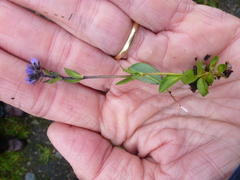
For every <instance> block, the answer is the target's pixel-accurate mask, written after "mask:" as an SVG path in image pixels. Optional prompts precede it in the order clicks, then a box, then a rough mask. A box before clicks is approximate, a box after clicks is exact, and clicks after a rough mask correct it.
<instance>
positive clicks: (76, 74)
mask: <svg viewBox="0 0 240 180" xmlns="http://www.w3.org/2000/svg"><path fill="white" fill-rule="evenodd" d="M64 70H65V72H66V73H67V74H68V75H69V76H70V77H72V78H83V77H84V76H82V75H81V74H79V73H78V72H76V71H74V70H71V69H67V68H64Z"/></svg>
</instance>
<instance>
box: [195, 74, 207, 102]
mask: <svg viewBox="0 0 240 180" xmlns="http://www.w3.org/2000/svg"><path fill="white" fill-rule="evenodd" d="M197 88H198V91H199V93H200V94H201V95H202V96H203V97H204V96H206V95H207V94H208V84H207V83H206V81H205V80H204V79H203V78H199V79H198V81H197Z"/></svg>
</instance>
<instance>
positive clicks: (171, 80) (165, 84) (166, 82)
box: [158, 75, 181, 93]
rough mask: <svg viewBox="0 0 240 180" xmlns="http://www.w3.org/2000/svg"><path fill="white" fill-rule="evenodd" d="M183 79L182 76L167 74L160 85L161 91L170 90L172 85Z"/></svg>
mask: <svg viewBox="0 0 240 180" xmlns="http://www.w3.org/2000/svg"><path fill="white" fill-rule="evenodd" d="M180 79H181V76H171V75H167V76H165V77H164V78H163V80H162V82H161V85H160V86H159V90H158V91H159V92H160V93H162V92H164V91H166V90H168V89H169V88H170V87H171V86H172V85H174V84H175V83H177V82H178V81H179V80H180Z"/></svg>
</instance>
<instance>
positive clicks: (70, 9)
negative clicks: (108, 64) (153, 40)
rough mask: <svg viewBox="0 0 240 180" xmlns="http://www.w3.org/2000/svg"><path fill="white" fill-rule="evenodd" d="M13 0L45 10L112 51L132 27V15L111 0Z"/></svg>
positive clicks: (125, 38) (121, 43)
mask: <svg viewBox="0 0 240 180" xmlns="http://www.w3.org/2000/svg"><path fill="white" fill-rule="evenodd" d="M11 1H12V2H14V3H17V4H19V5H21V6H24V7H27V8H30V9H32V10H35V11H37V12H39V13H41V14H43V15H44V16H46V17H48V18H50V19H51V20H53V21H54V22H56V23H57V24H59V25H60V26H62V27H64V28H65V29H66V30H67V31H69V32H70V33H72V34H73V35H74V36H76V37H78V38H80V39H82V40H84V41H85V42H87V43H89V44H91V45H92V46H94V47H97V48H99V49H101V50H103V51H104V52H106V53H107V54H110V55H116V54H117V53H118V52H119V51H120V49H121V48H122V47H123V44H124V43H125V42H126V40H127V38H128V35H129V33H130V31H131V28H132V22H131V19H130V18H129V17H128V16H127V15H126V14H125V13H123V12H122V11H121V10H120V9H119V8H117V7H116V6H115V5H114V4H112V3H110V2H109V1H89V0H74V1H71V2H70V3H69V2H67V1H65V0H59V1H55V0H49V1H40V0H36V1H31V3H29V1H28V0H11Z"/></svg>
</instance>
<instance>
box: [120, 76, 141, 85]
mask: <svg viewBox="0 0 240 180" xmlns="http://www.w3.org/2000/svg"><path fill="white" fill-rule="evenodd" d="M134 79H136V78H133V77H131V76H129V77H128V78H126V79H123V80H121V81H119V82H118V83H116V85H121V84H126V83H128V82H130V81H133V80H134Z"/></svg>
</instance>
